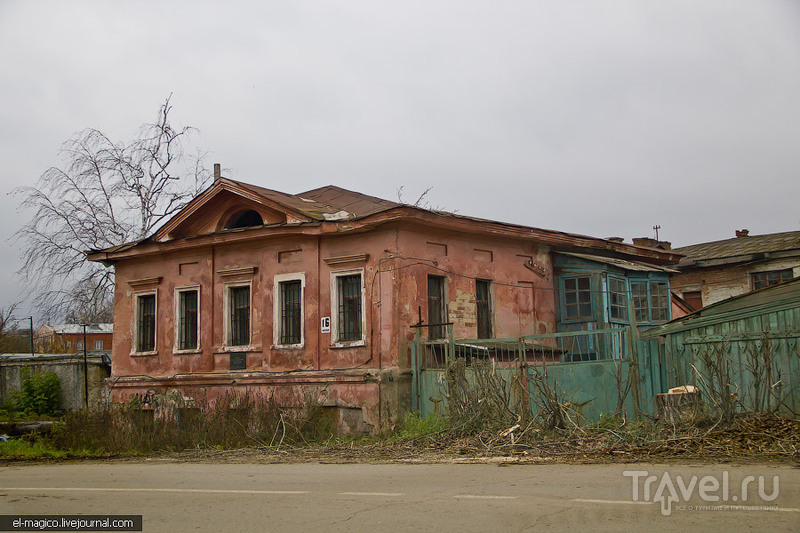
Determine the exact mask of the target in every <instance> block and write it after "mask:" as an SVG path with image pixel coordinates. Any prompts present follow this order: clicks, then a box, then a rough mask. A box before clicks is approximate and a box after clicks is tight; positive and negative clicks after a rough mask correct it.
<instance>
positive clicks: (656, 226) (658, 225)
mask: <svg viewBox="0 0 800 533" xmlns="http://www.w3.org/2000/svg"><path fill="white" fill-rule="evenodd" d="M653 229H654V230H656V240H658V230H660V229H661V225H660V224H656V225H655V226H653Z"/></svg>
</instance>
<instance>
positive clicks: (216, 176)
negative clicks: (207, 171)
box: [214, 163, 222, 181]
mask: <svg viewBox="0 0 800 533" xmlns="http://www.w3.org/2000/svg"><path fill="white" fill-rule="evenodd" d="M221 177H222V166H221V165H220V164H219V163H214V181H217V180H218V179H220V178H221Z"/></svg>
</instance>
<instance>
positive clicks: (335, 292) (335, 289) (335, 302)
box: [330, 268, 367, 348]
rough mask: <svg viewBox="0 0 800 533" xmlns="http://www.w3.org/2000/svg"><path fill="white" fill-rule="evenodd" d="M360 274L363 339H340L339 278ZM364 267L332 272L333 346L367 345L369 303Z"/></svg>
mask: <svg viewBox="0 0 800 533" xmlns="http://www.w3.org/2000/svg"><path fill="white" fill-rule="evenodd" d="M355 274H358V275H360V276H361V339H359V340H353V341H339V340H338V339H339V284H338V278H341V277H344V276H352V275H355ZM364 278H365V275H364V269H363V268H355V269H351V270H336V271H333V272H331V285H330V288H331V289H330V292H331V347H333V348H350V347H356V346H366V344H367V341H366V335H367V305H366V285H365V284H364Z"/></svg>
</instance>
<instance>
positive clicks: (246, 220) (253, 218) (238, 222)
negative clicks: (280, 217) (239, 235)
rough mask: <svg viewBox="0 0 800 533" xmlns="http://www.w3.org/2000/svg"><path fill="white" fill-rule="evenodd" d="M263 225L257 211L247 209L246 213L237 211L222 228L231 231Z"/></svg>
mask: <svg viewBox="0 0 800 533" xmlns="http://www.w3.org/2000/svg"><path fill="white" fill-rule="evenodd" d="M263 225H264V219H263V218H261V215H260V214H258V211H254V210H252V209H248V210H247V211H239V212H236V213H234V214H233V215H231V217H230V218H229V219H228V221H227V222H226V223H225V225H224V226H223V227H224V228H225V229H233V228H249V227H252V226H263Z"/></svg>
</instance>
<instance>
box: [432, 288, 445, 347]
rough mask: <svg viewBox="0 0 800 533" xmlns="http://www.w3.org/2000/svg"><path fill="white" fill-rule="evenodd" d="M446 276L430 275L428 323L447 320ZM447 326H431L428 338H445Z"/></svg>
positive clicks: (442, 322)
mask: <svg viewBox="0 0 800 533" xmlns="http://www.w3.org/2000/svg"><path fill="white" fill-rule="evenodd" d="M444 286H445V278H444V277H443V276H428V324H444V323H445V322H447V320H445V317H446V314H445V305H444V302H445V296H444ZM445 332H446V329H445V326H441V325H439V326H431V327H429V328H428V338H430V339H443V338H444V337H445Z"/></svg>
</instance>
